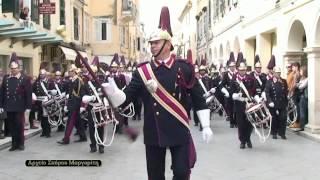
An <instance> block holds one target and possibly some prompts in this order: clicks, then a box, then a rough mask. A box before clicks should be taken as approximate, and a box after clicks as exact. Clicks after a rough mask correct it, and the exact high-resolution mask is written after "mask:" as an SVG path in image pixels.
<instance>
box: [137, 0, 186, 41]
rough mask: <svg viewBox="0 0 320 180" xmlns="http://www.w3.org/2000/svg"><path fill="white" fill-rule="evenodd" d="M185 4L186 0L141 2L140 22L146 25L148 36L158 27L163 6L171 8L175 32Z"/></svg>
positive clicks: (144, 0)
mask: <svg viewBox="0 0 320 180" xmlns="http://www.w3.org/2000/svg"><path fill="white" fill-rule="evenodd" d="M184 2H185V0H140V21H141V22H142V23H144V25H145V32H146V34H147V36H148V35H150V34H151V33H152V32H153V31H155V29H156V28H157V27H158V24H159V18H160V12H161V8H162V6H168V7H169V11H170V16H171V17H170V20H171V28H172V31H174V29H175V27H174V26H176V25H177V23H178V16H179V15H180V11H181V9H182V8H183V6H184Z"/></svg>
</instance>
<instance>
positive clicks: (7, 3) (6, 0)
mask: <svg viewBox="0 0 320 180" xmlns="http://www.w3.org/2000/svg"><path fill="white" fill-rule="evenodd" d="M22 9H23V0H2V12H3V13H13V16H14V17H16V18H19V16H20V12H21V10H22Z"/></svg>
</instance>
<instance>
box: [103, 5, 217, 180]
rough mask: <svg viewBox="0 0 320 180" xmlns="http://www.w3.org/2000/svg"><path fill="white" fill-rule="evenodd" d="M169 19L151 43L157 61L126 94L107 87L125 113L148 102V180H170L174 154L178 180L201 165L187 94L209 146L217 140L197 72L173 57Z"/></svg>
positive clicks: (142, 69) (164, 17) (164, 15)
mask: <svg viewBox="0 0 320 180" xmlns="http://www.w3.org/2000/svg"><path fill="white" fill-rule="evenodd" d="M169 18H170V16H169V10H168V8H167V7H164V8H163V9H162V11H161V17H160V26H159V27H160V28H159V29H158V30H157V31H156V32H155V33H153V34H152V37H151V39H150V40H149V42H150V44H151V52H152V54H153V57H154V58H153V60H152V61H151V62H145V63H142V64H140V66H139V67H138V68H137V71H135V72H134V73H133V77H132V80H131V82H130V84H129V85H128V86H127V87H126V88H125V89H124V91H121V90H120V89H119V88H118V87H117V86H116V84H115V82H114V81H113V80H112V79H109V83H108V84H103V86H104V90H105V91H106V92H107V94H108V97H109V99H110V101H111V104H113V106H116V107H118V106H120V110H121V109H123V108H124V107H125V105H126V104H127V103H129V102H132V100H133V99H135V98H136V97H138V96H140V97H141V98H142V101H143V104H144V107H145V111H144V112H145V115H144V118H145V119H144V120H145V121H144V143H145V147H146V158H147V171H148V179H153V180H165V159H166V158H165V157H166V150H167V148H169V149H170V152H171V157H172V166H171V169H172V170H173V176H174V177H173V179H174V180H186V179H189V176H190V172H191V168H192V167H193V165H194V163H195V159H194V158H195V156H194V155H195V154H194V153H195V151H194V146H193V143H192V139H191V134H190V130H189V124H188V121H189V119H188V115H187V112H186V109H185V108H186V106H187V102H186V95H187V93H191V97H192V99H193V100H194V101H193V106H194V109H195V110H196V112H197V114H198V117H199V119H200V121H201V124H202V126H203V131H202V134H203V138H204V140H205V141H209V140H210V138H211V136H212V131H211V128H210V120H209V117H210V110H209V109H208V107H207V106H206V103H205V99H204V98H203V97H202V94H203V90H202V89H201V87H200V85H199V83H198V81H196V80H195V79H194V77H192V74H193V73H192V71H193V68H192V66H191V65H190V64H188V63H186V61H185V60H179V59H176V58H175V56H174V55H173V54H171V51H172V50H173V46H172V43H171V38H172V32H171V28H170V20H169ZM190 158H192V159H190Z"/></svg>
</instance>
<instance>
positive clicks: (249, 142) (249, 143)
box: [247, 141, 252, 149]
mask: <svg viewBox="0 0 320 180" xmlns="http://www.w3.org/2000/svg"><path fill="white" fill-rule="evenodd" d="M247 146H248V148H250V149H251V148H252V143H251V141H248V142H247Z"/></svg>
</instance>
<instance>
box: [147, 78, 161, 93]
mask: <svg viewBox="0 0 320 180" xmlns="http://www.w3.org/2000/svg"><path fill="white" fill-rule="evenodd" d="M146 87H147V89H148V91H149V92H150V93H155V92H156V90H157V88H158V84H157V82H156V81H155V80H153V79H150V80H148V81H147V83H146Z"/></svg>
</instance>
